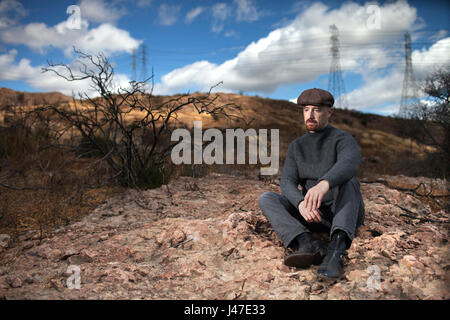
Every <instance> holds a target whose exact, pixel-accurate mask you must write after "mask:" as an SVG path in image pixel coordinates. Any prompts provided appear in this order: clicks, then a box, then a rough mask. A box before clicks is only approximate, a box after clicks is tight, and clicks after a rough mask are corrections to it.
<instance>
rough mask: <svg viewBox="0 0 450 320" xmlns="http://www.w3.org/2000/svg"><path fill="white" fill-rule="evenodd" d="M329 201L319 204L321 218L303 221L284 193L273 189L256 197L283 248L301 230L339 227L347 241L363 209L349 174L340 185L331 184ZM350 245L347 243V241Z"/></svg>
mask: <svg viewBox="0 0 450 320" xmlns="http://www.w3.org/2000/svg"><path fill="white" fill-rule="evenodd" d="M332 192H333V201H332V203H331V205H330V204H329V205H324V204H323V203H322V205H321V206H320V208H319V211H320V212H322V221H321V222H320V223H317V222H307V221H306V220H305V219H304V218H303V217H302V215H301V214H300V212H299V211H298V208H295V206H293V205H292V204H291V203H290V202H289V200H288V199H287V198H286V197H285V196H284V195H282V194H281V195H280V194H278V193H275V192H264V193H263V194H262V195H261V196H260V197H259V199H258V202H259V206H260V208H261V211H262V212H263V214H264V215H265V216H266V218H267V219H268V220H269V222H270V224H271V226H272V228H273V229H274V231H275V233H276V234H277V236H278V237H279V238H280V240H281V241H282V242H283V244H284V246H285V247H286V248H287V247H288V246H289V245H290V243H291V241H292V240H294V238H295V237H296V236H298V235H300V234H302V233H304V232H327V233H329V234H330V236H331V234H332V233H333V232H334V231H335V230H336V229H340V230H343V231H345V232H346V233H347V236H348V238H349V239H350V243H351V241H352V240H353V239H354V237H355V233H356V229H357V228H358V227H359V226H361V225H362V224H363V223H364V218H365V210H364V202H363V199H362V196H361V191H360V185H359V181H358V179H356V178H352V179H350V180H349V181H347V182H346V183H344V184H343V185H340V186H336V187H334V188H333V191H332ZM347 246H348V247H350V244H348V245H347Z"/></svg>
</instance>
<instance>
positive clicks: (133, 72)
mask: <svg viewBox="0 0 450 320" xmlns="http://www.w3.org/2000/svg"><path fill="white" fill-rule="evenodd" d="M136 53H137V49H133V52H132V54H131V59H132V60H131V81H137V79H136V78H137V75H136Z"/></svg>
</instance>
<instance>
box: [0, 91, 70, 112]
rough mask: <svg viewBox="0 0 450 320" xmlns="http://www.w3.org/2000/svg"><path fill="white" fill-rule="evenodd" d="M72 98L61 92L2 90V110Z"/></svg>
mask: <svg viewBox="0 0 450 320" xmlns="http://www.w3.org/2000/svg"><path fill="white" fill-rule="evenodd" d="M71 99H72V98H71V97H68V96H66V95H64V94H62V93H60V92H45V93H43V92H23V91H16V90H12V89H9V88H4V87H1V88H0V108H2V107H7V106H32V105H42V104H45V103H51V104H53V103H57V102H66V101H70V100H71Z"/></svg>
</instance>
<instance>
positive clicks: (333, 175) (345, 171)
mask: <svg viewBox="0 0 450 320" xmlns="http://www.w3.org/2000/svg"><path fill="white" fill-rule="evenodd" d="M336 152H337V159H336V163H335V164H334V165H333V166H332V167H331V168H330V170H328V171H327V173H325V175H323V176H322V177H321V178H320V179H319V180H327V181H328V182H329V184H330V188H333V187H335V186H337V185H341V184H344V183H345V182H347V181H348V180H350V179H351V178H352V177H354V176H356V174H357V172H358V167H359V163H360V162H361V153H360V151H359V147H358V143H357V142H356V140H355V139H354V138H353V137H352V136H351V135H350V134H343V135H341V136H340V137H339V138H338V141H337V143H336Z"/></svg>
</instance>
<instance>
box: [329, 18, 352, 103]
mask: <svg viewBox="0 0 450 320" xmlns="http://www.w3.org/2000/svg"><path fill="white" fill-rule="evenodd" d="M330 32H331V37H330V42H331V56H332V59H331V65H330V74H329V78H328V91H330V92H331V93H332V94H333V96H334V98H335V99H336V101H335V106H336V107H337V108H345V109H347V108H348V103H347V99H346V97H345V93H346V92H345V86H344V79H343V78H342V72H341V63H340V55H339V47H340V46H339V30H338V28H337V27H336V25H334V24H333V25H331V26H330Z"/></svg>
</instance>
